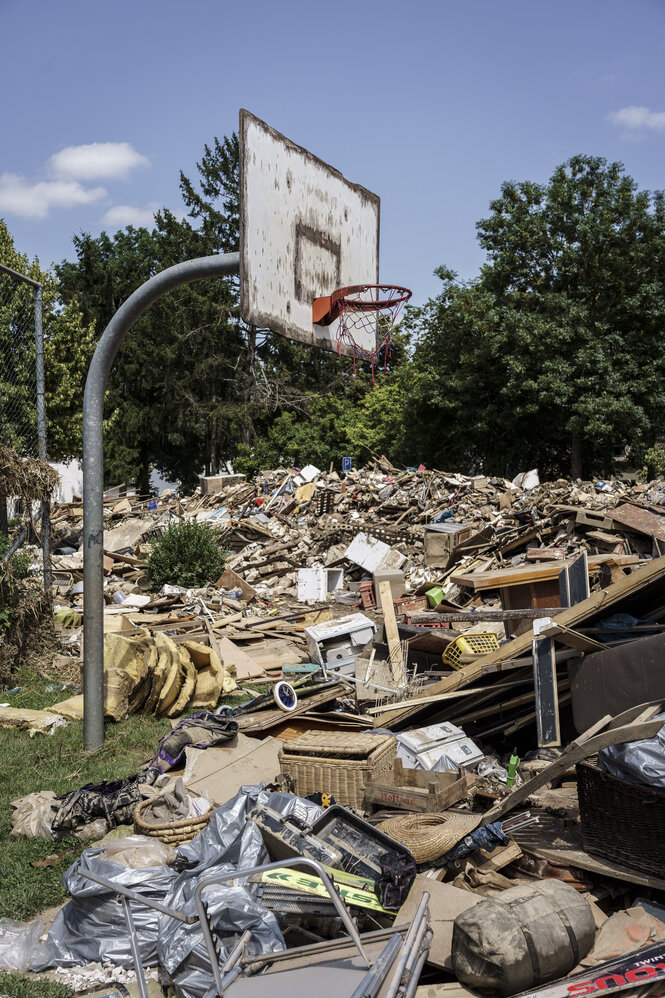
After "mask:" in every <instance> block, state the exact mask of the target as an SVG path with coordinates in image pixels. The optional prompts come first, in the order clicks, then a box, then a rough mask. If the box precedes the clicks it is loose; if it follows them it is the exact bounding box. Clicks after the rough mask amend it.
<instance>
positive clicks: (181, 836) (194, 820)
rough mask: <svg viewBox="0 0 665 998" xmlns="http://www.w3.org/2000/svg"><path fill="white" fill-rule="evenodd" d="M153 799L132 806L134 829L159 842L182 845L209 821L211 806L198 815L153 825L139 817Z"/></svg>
mask: <svg viewBox="0 0 665 998" xmlns="http://www.w3.org/2000/svg"><path fill="white" fill-rule="evenodd" d="M152 803H153V801H152V800H151V799H150V798H148V800H144V801H141V803H140V804H137V805H136V807H135V808H134V829H135V830H136V832H138V834H139V835H150V836H152V838H155V839H159V841H160V842H167V843H168V844H169V845H172V846H177V845H182V844H183V843H184V842H191V840H192V839H193V838H194V836H195V835H198V834H199V832H202V831H203V829H204V828H205V827H206V825H207V824H208V822H209V821H210V817H211V815H212V813H213V808H210V810H209V811H207V812H206V813H205V814H201V815H199V816H198V817H191V816H190V817H188V818H181V819H180V821H167V822H165V823H164V824H162V825H153V824H149V823H148V822H146V821H144V820H143V818H142V817H141V815H142V813H143V811H144V810H145V809H146V808H147V807H148V806H149V805H150V804H152Z"/></svg>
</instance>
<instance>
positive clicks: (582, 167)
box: [410, 156, 665, 477]
mask: <svg viewBox="0 0 665 998" xmlns="http://www.w3.org/2000/svg"><path fill="white" fill-rule="evenodd" d="M490 207H491V214H490V216H489V217H488V218H485V219H482V220H481V221H480V222H479V223H478V226H477V228H478V235H479V241H480V244H481V246H482V247H483V248H484V249H485V250H486V251H487V254H488V260H487V263H486V264H485V266H484V267H483V268H482V271H481V274H480V277H479V279H478V280H477V281H476V282H473V283H472V284H469V285H459V284H458V283H456V281H455V275H454V274H452V272H450V271H447V270H445V269H442V270H441V271H440V272H439V274H440V276H441V277H442V279H443V281H444V289H443V291H442V293H441V295H440V296H439V297H438V298H436V299H433V300H432V301H430V302H429V303H428V304H427V305H426V306H425V308H424V309H422V310H420V311H418V312H415V313H412V315H411V320H410V321H411V326H412V328H413V329H414V331H416V332H417V333H418V335H419V343H418V347H417V349H416V356H415V370H414V382H413V390H412V402H413V405H414V406H415V407H416V409H417V411H418V412H419V413H421V414H424V413H425V411H428V412H429V413H430V418H431V416H432V415H434V416H435V418H437V419H438V421H439V425H440V426H441V427H443V428H445V436H444V437H443V438H442V439H441V442H440V443H439V444H438V445H434V444H433V443H430V444H429V445H427V450H428V452H429V456H430V459H431V460H435V461H438V462H439V463H442V462H443V461H445V460H446V459H448V460H450V459H451V458H456V457H460V458H461V459H462V464H465V465H466V466H467V467H469V468H483V469H484V470H486V471H490V472H491V471H495V472H501V473H504V474H514V473H515V472H516V471H518V470H521V469H523V468H524V466H525V465H527V464H538V465H539V466H540V467H541V470H543V471H545V472H546V473H555V472H561V471H563V470H565V469H566V465H569V467H570V471H571V473H572V475H573V476H574V477H579V476H580V475H581V474H582V472H583V471H584V472H587V473H590V472H591V471H593V470H608V469H609V467H610V463H611V452H612V448H613V446H615V445H617V444H624V443H629V444H632V445H633V446H636V447H637V448H640V447H642V448H643V447H645V446H648V444H650V443H651V442H653V440H654V439H655V438H656V437H658V436H659V435H660V434H661V433H662V429H663V416H662V413H663V405H664V403H665V381H664V377H663V376H664V375H665V341H664V340H663V336H662V331H663V328H664V327H665V204H664V200H663V194H662V192H656V193H650V192H648V191H639V190H638V188H637V184H636V183H635V181H634V180H633V179H632V178H631V177H629V176H627V175H626V174H625V172H624V169H623V167H622V165H621V164H619V163H611V164H608V163H607V162H606V161H605V160H604V159H600V158H597V157H590V156H576V157H573V158H572V159H571V160H569V161H568V162H567V163H566V164H564V165H562V166H560V167H557V169H556V170H555V171H554V173H553V175H552V177H551V179H550V181H549V183H548V184H545V185H541V184H534V183H530V182H523V183H513V182H510V183H505V184H503V186H502V188H501V196H500V197H499V198H497V199H496V200H494V201H492V203H491V205H490ZM414 411H415V410H414ZM462 452H463V453H462Z"/></svg>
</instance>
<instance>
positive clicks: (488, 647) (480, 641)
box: [443, 634, 499, 669]
mask: <svg viewBox="0 0 665 998" xmlns="http://www.w3.org/2000/svg"><path fill="white" fill-rule="evenodd" d="M498 647H499V639H498V638H497V636H496V634H465V635H464V637H460V638H455V640H454V641H451V642H450V644H449V645H448V647H447V648H446V650H445V651H444V653H443V664H444V665H449V666H451V668H453V669H461V668H462V655H488V654H489V652H491V651H496V650H497V648H498Z"/></svg>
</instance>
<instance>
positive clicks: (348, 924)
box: [194, 856, 425, 994]
mask: <svg viewBox="0 0 665 998" xmlns="http://www.w3.org/2000/svg"><path fill="white" fill-rule="evenodd" d="M291 866H308V867H309V868H310V869H312V870H314V872H315V873H316V875H317V877H319V878H320V879H321V881H322V882H323V885H324V886H325V888H326V890H327V891H328V894H329V895H330V900H331V901H332V902H333V904H334V905H335V908H336V909H337V914H338V915H339V916H340V918H341V919H342V922H343V924H344V928H345V929H346V931H347V932H348V934H349V936H350V937H351V939H352V940H353V942H354V944H355V946H356V949H357V950H358V952H359V953H360V956H361V957H362V959H363V961H364V964H365V966H366V967H371V965H372V964H371V961H370V959H369V957H368V955H367V952H366V951H365V947H364V946H363V944H362V940H361V938H360V934H359V932H358V930H357V928H356V927H355V925H354V924H353V922H352V920H351V917H350V915H349V912H348V911H347V908H346V905H345V904H344V902H343V901H342V899H341V898H340V896H339V894H338V893H337V891H336V890H335V886H334V884H333V882H332V881H331V879H330V877H329V876H328V874H327V873H326V871H325V870H324V868H323V866H322V865H321V864H320V863H317V861H316V860H314V859H307V858H305V857H304V856H292V857H291V858H290V859H283V860H281V861H278V862H277V863H266V864H265V865H264V866H253V867H252V868H251V869H250V870H234V871H232V872H231V873H218V874H214V875H213V876H211V877H207V878H205V879H203V880H199V882H198V884H197V885H196V890H195V891H194V904H195V905H196V911H197V913H198V916H199V922H200V923H201V931H202V932H203V938H204V941H205V945H206V949H207V951H208V956H209V957H210V963H211V966H212V972H213V975H214V978H215V985H216V987H217V989H218V991H219V992H220V994H222V993H223V985H222V978H221V974H220V970H219V967H218V965H217V958H216V954H215V946H214V943H213V940H212V937H211V935H210V928H209V926H208V919H207V915H206V910H205V905H204V902H203V898H202V896H201V895H202V894H203V891H204V890H205V889H206V888H207V887H212V886H213V885H215V884H224V883H226V882H227V881H228V880H236V879H238V880H241V879H245V878H247V877H250V876H253V875H254V874H256V873H267V872H268V870H279V869H283V868H284V867H291ZM424 896H425V895H423V897H424Z"/></svg>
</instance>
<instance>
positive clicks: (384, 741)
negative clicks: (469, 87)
mask: <svg viewBox="0 0 665 998" xmlns="http://www.w3.org/2000/svg"><path fill="white" fill-rule="evenodd" d="M396 755H397V742H396V740H395V739H394V738H392V737H391V736H390V735H367V734H352V733H351V732H346V731H308V732H305V734H303V735H300V737H299V738H294V739H293V740H292V741H290V742H286V744H284V745H283V746H282V748H281V749H280V751H279V765H280V770H281V772H283V773H286V774H287V776H290V777H291V778H292V779H293V781H294V791H295V793H297V794H299V795H300V796H301V797H307V795H308V794H313V793H317V792H319V791H320V792H321V793H328V794H332V796H333V797H334V798H335V800H336V801H337V803H338V804H343V805H345V806H347V807H355V808H357V809H358V810H362V809H363V807H364V804H365V787H366V786H367V785H368V784H369V783H372V782H374V781H376V780H377V779H378V778H379V777H381V776H383V775H384V774H387V773H390V772H392V769H393V765H394V762H395V757H396Z"/></svg>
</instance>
